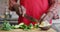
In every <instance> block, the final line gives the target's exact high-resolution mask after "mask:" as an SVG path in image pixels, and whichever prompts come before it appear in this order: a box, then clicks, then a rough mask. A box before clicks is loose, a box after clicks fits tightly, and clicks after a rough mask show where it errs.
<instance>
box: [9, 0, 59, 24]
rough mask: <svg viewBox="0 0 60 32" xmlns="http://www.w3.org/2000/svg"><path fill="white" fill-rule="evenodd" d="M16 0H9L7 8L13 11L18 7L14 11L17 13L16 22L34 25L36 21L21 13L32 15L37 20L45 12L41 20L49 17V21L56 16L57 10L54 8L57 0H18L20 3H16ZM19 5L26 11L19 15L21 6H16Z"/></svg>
mask: <svg viewBox="0 0 60 32" xmlns="http://www.w3.org/2000/svg"><path fill="white" fill-rule="evenodd" d="M17 1H18V0H9V9H10V10H11V11H15V10H16V9H18V11H16V13H17V14H18V15H19V18H18V23H22V22H23V23H24V24H26V25H29V24H30V23H32V24H33V25H35V24H36V23H37V22H34V21H31V20H29V19H27V18H25V17H23V16H22V15H24V14H27V15H29V16H32V17H33V18H35V19H38V20H39V19H41V17H42V15H43V14H46V16H45V17H44V19H43V20H47V19H49V17H50V18H51V19H50V20H49V21H50V22H51V20H52V18H55V19H56V18H58V16H57V12H56V11H55V10H54V8H55V6H56V4H57V0H20V5H19V4H17ZM21 6H22V7H23V8H24V9H23V10H26V11H25V12H26V13H24V12H23V13H22V15H20V12H19V11H20V10H21V8H20V9H19V8H17V7H21ZM55 13H56V16H55V17H54V15H55ZM50 15H52V16H50ZM47 16H49V17H47Z"/></svg>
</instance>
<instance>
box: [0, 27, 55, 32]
mask: <svg viewBox="0 0 60 32" xmlns="http://www.w3.org/2000/svg"><path fill="white" fill-rule="evenodd" d="M0 32H56V31H55V30H54V29H52V28H50V29H49V30H47V31H44V30H41V29H32V30H28V31H24V30H22V29H14V30H11V31H3V30H0Z"/></svg>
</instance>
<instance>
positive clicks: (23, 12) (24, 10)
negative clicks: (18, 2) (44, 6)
mask: <svg viewBox="0 0 60 32" xmlns="http://www.w3.org/2000/svg"><path fill="white" fill-rule="evenodd" d="M21 7H22V17H24V15H25V14H26V8H25V7H24V6H21Z"/></svg>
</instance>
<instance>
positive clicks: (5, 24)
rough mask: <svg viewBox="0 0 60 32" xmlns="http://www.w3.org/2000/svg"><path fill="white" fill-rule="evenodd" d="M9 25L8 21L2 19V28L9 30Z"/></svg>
mask: <svg viewBox="0 0 60 32" xmlns="http://www.w3.org/2000/svg"><path fill="white" fill-rule="evenodd" d="M11 29H12V28H11V25H10V24H9V22H8V21H6V20H4V23H3V24H2V30H11Z"/></svg>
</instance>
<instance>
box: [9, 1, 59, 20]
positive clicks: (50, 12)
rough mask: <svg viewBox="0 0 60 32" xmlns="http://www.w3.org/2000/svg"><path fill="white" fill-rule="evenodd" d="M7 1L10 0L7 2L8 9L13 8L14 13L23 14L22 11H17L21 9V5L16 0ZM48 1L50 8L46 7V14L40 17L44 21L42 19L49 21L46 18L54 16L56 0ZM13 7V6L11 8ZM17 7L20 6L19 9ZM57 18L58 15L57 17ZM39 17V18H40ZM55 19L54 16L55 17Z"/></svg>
mask: <svg viewBox="0 0 60 32" xmlns="http://www.w3.org/2000/svg"><path fill="white" fill-rule="evenodd" d="M9 2H10V4H9V7H10V8H9V9H10V10H14V11H16V14H17V15H18V16H22V15H23V13H24V12H22V14H20V12H19V11H21V10H22V9H21V7H20V5H19V4H17V1H16V0H9ZM49 3H50V8H49V9H48V12H47V14H46V16H45V17H43V18H41V19H42V21H44V20H48V21H49V19H48V18H51V19H52V18H53V17H54V16H53V15H54V13H53V12H54V9H53V8H56V7H55V5H56V4H57V3H58V0H49ZM12 7H13V8H12ZM19 7H20V9H19ZM11 8H12V9H11ZM50 15H52V16H50ZM57 18H58V17H57ZM41 19H40V20H41ZM55 19H56V18H55Z"/></svg>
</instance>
